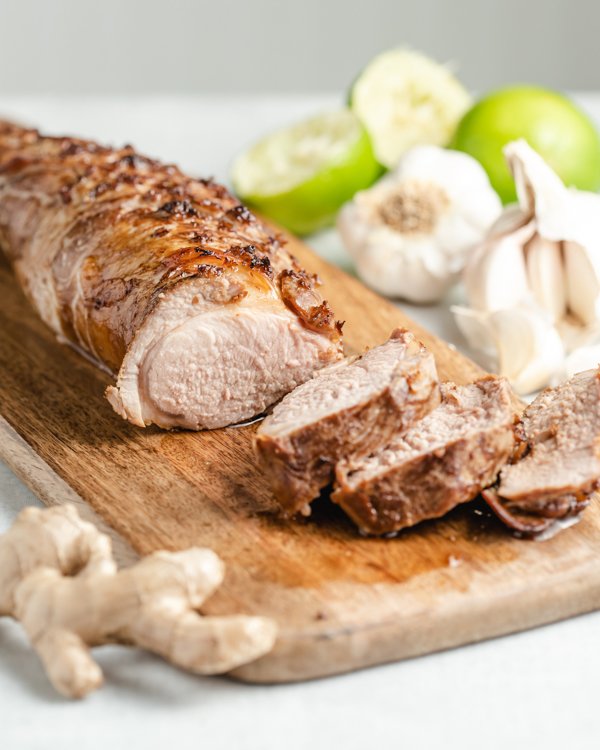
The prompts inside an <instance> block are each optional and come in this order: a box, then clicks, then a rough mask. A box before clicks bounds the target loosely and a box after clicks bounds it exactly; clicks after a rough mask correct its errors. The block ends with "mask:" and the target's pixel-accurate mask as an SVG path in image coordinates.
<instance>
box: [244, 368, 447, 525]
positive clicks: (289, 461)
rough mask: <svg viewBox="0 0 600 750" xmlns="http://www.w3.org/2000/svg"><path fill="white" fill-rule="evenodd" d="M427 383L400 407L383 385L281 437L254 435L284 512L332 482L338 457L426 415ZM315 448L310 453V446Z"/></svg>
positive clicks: (430, 397) (434, 389)
mask: <svg viewBox="0 0 600 750" xmlns="http://www.w3.org/2000/svg"><path fill="white" fill-rule="evenodd" d="M439 398H440V397H439V388H438V385H437V382H436V383H432V385H431V389H430V391H429V392H428V394H427V397H426V398H424V399H421V400H420V401H412V402H411V403H410V405H407V404H405V405H404V408H402V407H400V406H399V404H398V402H397V400H396V399H395V398H394V396H393V394H392V392H391V390H390V389H389V388H386V389H385V390H384V391H382V392H381V393H380V394H378V396H377V397H376V398H374V399H372V400H371V401H369V402H367V403H365V404H359V405H358V406H354V407H351V408H348V409H343V410H341V411H339V412H336V413H335V414H331V415H330V416H328V417H326V418H324V419H321V420H319V421H317V422H314V423H313V424H310V425H307V426H306V427H303V428H302V429H300V430H297V431H296V432H294V433H292V434H291V435H289V436H286V438H285V439H280V440H278V439H273V438H271V437H268V436H264V435H258V436H257V437H256V442H255V445H256V452H257V455H258V458H259V463H260V465H261V467H262V469H263V471H264V472H265V473H266V474H267V475H268V477H269V480H270V482H271V486H272V488H273V492H274V495H275V497H276V499H277V501H278V502H279V504H280V505H281V507H282V509H283V511H284V512H285V513H287V514H294V513H296V512H298V511H300V510H302V509H303V508H304V507H305V506H306V505H307V504H309V503H311V502H312V501H313V500H314V499H315V498H316V497H318V495H319V493H320V492H321V490H322V489H323V488H324V487H326V486H327V485H328V484H330V483H331V482H332V481H333V477H334V470H335V464H336V462H337V461H339V460H340V458H342V457H345V456H348V455H352V456H354V457H356V456H362V455H367V454H368V453H371V452H372V451H374V450H376V449H377V448H379V447H381V446H382V445H385V443H386V442H387V441H388V440H389V439H390V438H391V436H392V435H393V434H394V433H395V432H397V431H398V430H400V431H401V430H402V429H403V428H404V427H405V426H408V425H409V424H412V422H413V421H416V420H418V419H420V418H421V417H423V416H425V414H428V413H429V412H430V411H431V410H432V409H433V408H435V406H436V405H437V404H438V403H439ZM315 445H318V446H319V452H318V456H316V457H315V456H314V446H315Z"/></svg>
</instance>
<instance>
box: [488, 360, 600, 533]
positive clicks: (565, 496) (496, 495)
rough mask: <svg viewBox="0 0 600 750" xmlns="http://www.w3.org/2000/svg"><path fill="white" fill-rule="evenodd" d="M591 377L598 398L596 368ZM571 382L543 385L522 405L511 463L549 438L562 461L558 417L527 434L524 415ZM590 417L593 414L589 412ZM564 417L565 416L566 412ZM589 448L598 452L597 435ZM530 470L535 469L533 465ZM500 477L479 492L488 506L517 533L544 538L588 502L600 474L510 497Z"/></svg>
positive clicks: (532, 453)
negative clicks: (548, 386) (543, 427)
mask: <svg viewBox="0 0 600 750" xmlns="http://www.w3.org/2000/svg"><path fill="white" fill-rule="evenodd" d="M583 374H585V373H583ZM593 381H594V382H595V385H596V388H597V389H598V391H597V397H598V398H600V372H596V374H595V375H594V378H593ZM570 382H571V381H568V382H567V383H564V384H563V386H558V387H557V388H546V389H544V390H543V391H542V392H541V393H540V394H539V395H538V396H537V398H536V399H535V401H534V402H532V404H531V405H530V406H528V407H527V409H525V412H524V414H523V417H522V418H521V419H520V420H519V421H518V423H517V424H516V425H515V448H514V451H513V454H512V456H511V460H510V464H517V463H519V462H520V461H523V460H525V459H528V458H530V457H532V456H533V457H534V458H535V456H536V450H537V449H538V446H539V445H540V444H545V443H547V441H552V442H551V444H552V445H554V448H553V454H554V455H555V458H556V461H557V462H560V461H561V459H562V458H563V451H564V450H565V449H566V446H564V445H562V446H561V444H560V442H558V441H559V440H560V433H561V420H560V419H559V418H558V417H556V419H555V421H552V422H550V424H549V425H548V426H547V427H546V428H545V429H544V430H539V429H538V430H536V431H533V432H532V433H531V434H529V431H528V427H527V425H528V421H527V419H528V414H529V413H530V410H532V409H535V408H536V406H537V408H539V406H538V401H539V400H542V403H543V399H544V398H547V397H550V396H553V395H554V394H555V393H556V392H557V391H560V388H561V387H565V388H568V386H569V384H570ZM545 408H547V406H546V407H545ZM591 417H592V415H590V418H591ZM565 418H568V417H567V416H565ZM592 448H593V452H594V453H595V454H596V456H598V455H600V438H598V437H597V438H596V440H595V442H594V443H593V444H592ZM532 471H535V468H533V469H532ZM565 479H568V478H566V477H565ZM569 479H570V478H569ZM501 480H502V475H500V478H499V481H498V482H497V483H496V484H495V485H494V487H490V488H488V489H487V490H486V491H485V492H483V493H482V495H483V497H484V499H485V501H486V502H487V504H488V505H489V507H490V508H491V510H492V511H493V512H494V513H495V514H496V515H497V516H498V518H499V519H500V520H501V521H502V522H503V523H505V524H506V525H507V526H508V527H509V528H511V529H513V530H514V531H515V532H516V533H517V534H518V535H520V536H524V537H529V538H537V537H540V536H544V537H545V538H547V537H548V536H552V535H553V533H556V531H559V530H560V529H561V528H562V527H563V526H564V525H565V522H567V521H571V522H573V521H574V520H576V519H577V517H578V516H579V515H580V514H581V513H582V512H583V511H584V510H585V508H586V507H587V506H588V505H589V503H590V500H591V496H592V494H593V493H594V492H595V491H596V490H597V489H598V487H599V486H600V478H595V479H591V480H588V481H585V482H583V483H582V482H570V481H565V482H564V483H562V485H561V486H560V488H558V487H555V488H553V489H552V490H550V489H548V488H547V487H546V486H544V485H541V486H540V487H537V488H529V489H528V490H527V491H523V492H521V493H515V492H512V493H511V494H510V497H503V496H502V481H501Z"/></svg>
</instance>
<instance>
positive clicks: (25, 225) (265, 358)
mask: <svg viewBox="0 0 600 750" xmlns="http://www.w3.org/2000/svg"><path fill="white" fill-rule="evenodd" d="M0 244H1V246H2V249H3V250H4V252H5V253H6V256H7V258H8V259H9V261H10V262H11V264H12V266H13V268H14V271H15V274H16V276H17V278H18V280H19V282H20V284H21V286H22V287H23V290H24V291H25V293H26V294H27V296H28V297H29V299H30V301H31V302H32V304H33V305H34V307H35V308H36V310H37V311H38V313H39V315H40V316H41V317H42V318H43V320H44V321H45V322H46V323H47V324H48V325H49V326H50V327H51V328H52V329H53V330H54V331H55V332H56V333H57V335H58V336H60V338H61V339H62V340H64V341H67V342H68V343H70V344H71V345H72V346H74V347H75V348H76V349H78V350H79V351H81V352H83V353H85V354H86V355H87V356H88V357H90V358H91V359H92V360H94V361H95V362H97V364H98V365H100V366H101V367H103V368H104V369H105V370H108V371H109V372H111V373H114V374H115V376H116V384H115V385H114V386H111V387H109V388H108V390H107V396H108V399H109V401H110V403H111V404H112V405H113V407H114V408H115V410H116V411H117V412H118V413H119V414H120V415H121V416H122V417H124V418H125V419H128V420H129V421H130V422H133V423H134V424H136V425H139V426H144V425H147V424H151V423H154V424H157V425H159V426H161V427H167V428H169V427H185V428H190V429H202V428H213V427H222V426H224V425H228V424H232V423H235V422H239V421H242V420H245V419H249V418H251V417H253V416H255V415H256V414H259V413H261V412H262V411H264V410H265V409H266V407H268V406H269V405H270V404H272V403H274V402H275V401H277V400H278V399H280V398H281V397H282V396H283V395H284V394H285V393H287V392H288V391H289V390H291V389H292V388H294V387H295V386H296V385H298V384H299V383H302V382H304V381H305V380H307V379H308V378H310V377H311V376H312V375H313V373H314V372H315V370H318V369H320V368H321V367H324V366H326V365H328V364H331V363H332V362H335V361H336V360H338V359H339V358H340V357H341V356H342V347H341V337H340V330H339V326H338V325H337V324H336V322H335V320H334V316H333V312H332V310H331V309H330V308H329V306H328V305H327V303H326V302H324V301H323V300H322V299H321V297H320V296H319V294H318V293H317V291H316V285H317V280H316V279H315V278H314V277H312V276H310V275H309V274H307V273H306V272H305V271H303V270H302V269H301V268H300V267H299V266H298V264H297V263H296V261H295V260H294V259H293V258H292V257H291V256H290V254H289V253H288V252H287V251H286V250H285V247H284V244H285V243H284V241H283V240H282V239H281V238H280V237H278V236H277V235H276V234H275V233H274V232H272V231H271V230H270V229H269V228H268V227H266V226H265V225H264V224H262V223H261V222H260V221H258V220H257V219H256V218H255V217H254V216H253V215H252V214H251V213H250V212H249V211H248V210H247V209H246V208H245V207H244V206H242V205H240V204H239V203H238V201H237V200H236V199H235V198H234V197H233V196H231V195H230V194H229V193H228V192H227V190H225V188H224V187H222V186H221V185H218V184H216V183H214V182H212V181H211V180H195V179H192V178H190V177H187V176H186V175H184V174H183V173H182V172H180V171H179V169H177V168H176V167H174V166H173V165H165V164H161V163H159V162H157V161H155V160H154V159H149V158H147V157H145V156H141V155H140V154H137V153H136V152H135V151H134V150H133V149H132V148H131V147H130V146H126V147H125V148H122V149H113V148H107V147H104V146H100V145H98V144H96V143H93V142H91V141H84V140H80V139H75V138H66V137H65V138H52V137H46V136H43V135H40V134H39V133H38V132H37V131H36V130H30V129H26V128H22V127H19V126H17V125H13V124H11V123H7V122H0Z"/></svg>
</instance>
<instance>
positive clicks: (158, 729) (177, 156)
mask: <svg viewBox="0 0 600 750" xmlns="http://www.w3.org/2000/svg"><path fill="white" fill-rule="evenodd" d="M578 99H579V100H580V101H581V102H582V103H583V104H584V106H586V107H587V108H588V110H589V111H590V112H592V114H593V115H594V116H595V117H596V119H597V120H598V121H599V122H600V96H597V95H594V96H592V95H587V96H586V95H581V96H579V97H578ZM335 104H336V98H335V97H323V96H321V97H315V96H312V97H311V96H304V97H297V96H296V97H287V98H286V97H268V96H264V97H260V98H256V97H253V98H252V99H250V98H244V97H238V98H235V99H232V98H224V99H218V98H210V99H206V98H182V97H177V98H166V97H162V98H157V97H155V98H144V99H131V98H129V99H128V98H122V99H116V98H108V99H81V98H79V99H55V98H52V97H48V98H40V97H36V98H14V97H12V98H8V99H7V98H5V99H3V100H0V116H3V115H5V116H10V117H13V118H16V119H20V120H22V121H25V122H31V123H34V124H36V125H39V126H40V127H42V128H43V129H44V130H46V131H56V132H58V131H63V132H71V133H77V134H82V135H86V136H89V137H93V138H99V139H103V140H108V141H112V142H115V143H116V142H122V141H131V142H133V143H134V144H135V145H136V146H137V147H138V148H139V149H141V150H143V151H145V152H147V153H150V154H153V155H157V156H160V157H162V158H164V159H168V160H170V161H175V162H178V163H179V164H181V165H182V166H183V167H184V168H185V169H187V170H189V171H191V172H193V173H197V174H204V175H208V174H212V175H214V176H216V177H217V178H219V179H221V180H226V178H227V169H228V164H229V162H230V160H231V158H232V156H233V155H234V154H235V152H236V150H238V149H240V148H242V147H243V146H244V145H245V144H247V143H249V142H250V141H252V140H253V139H254V138H255V137H257V136H259V135H261V134H263V133H264V132H265V131H267V130H269V129H271V128H274V127H277V126H279V125H281V124H284V123H287V122H291V121H294V120H295V119H297V118H298V117H299V116H303V115H304V114H308V113H311V112H313V111H315V110H317V111H318V110H319V109H323V108H327V107H330V106H334V105H335ZM313 244H314V245H315V246H316V247H317V248H318V249H319V251H320V252H323V254H325V255H326V256H327V257H329V258H330V259H333V260H335V261H336V262H340V263H341V264H342V265H346V264H347V259H346V258H345V256H344V253H343V250H342V249H341V247H340V245H339V242H338V240H337V237H336V236H335V234H334V233H328V234H326V235H323V236H321V237H319V238H316V239H315V241H314V243H313ZM408 311H409V313H410V314H411V315H412V316H413V317H414V318H416V319H417V320H419V321H420V322H421V323H423V324H424V325H426V326H428V327H429V328H430V329H431V330H433V331H435V332H437V333H438V334H439V335H441V336H443V337H444V338H446V339H448V340H450V341H454V342H455V343H457V344H458V345H459V346H460V344H461V342H460V339H459V337H458V334H457V332H456V330H455V328H454V326H453V324H452V321H451V320H450V318H449V316H448V315H447V314H446V313H445V312H444V309H443V308H435V307H433V308H414V307H410V308H408ZM0 377H1V365H0ZM28 504H38V500H37V499H36V498H35V497H34V495H33V494H32V493H31V492H29V490H27V489H26V487H25V486H24V485H23V484H22V483H21V482H20V481H18V480H17V479H16V478H15V477H14V475H13V474H12V473H11V472H10V471H9V469H8V468H7V467H5V466H3V465H2V464H0V531H2V530H4V529H5V528H6V527H8V526H9V524H10V523H11V521H12V520H13V519H14V517H15V515H16V513H17V512H18V511H19V509H20V508H22V507H23V506H25V505H28ZM599 564H600V561H599ZM599 646H600V613H597V614H591V615H586V616H582V617H578V618H575V619H573V620H570V621H567V622H563V623H559V624H555V625H552V626H548V627H545V628H539V629H537V630H534V631H530V632H527V633H520V634H517V635H513V636H509V637H505V638H501V639H497V640H494V641H488V642H486V643H482V644H478V645H473V646H468V647H465V648H461V649H456V650H453V651H448V652H445V653H440V654H433V655H431V656H427V657H422V658H419V659H414V660H411V661H407V662H402V663H398V664H393V665H389V666H383V667H378V668H374V669H370V670H366V671H363V672H358V673H354V674H350V675H345V676H341V677H335V678H330V679H326V680H319V681H315V682H310V683H304V684H298V685H284V686H277V687H257V686H248V685H241V684H237V683H234V682H231V681H228V680H226V679H220V678H211V679H202V678H198V677H192V676H190V675H187V674H184V673H182V672H180V671H178V670H176V669H174V668H172V667H170V666H168V665H166V664H165V663H163V662H162V661H160V660H159V659H156V658H154V657H152V656H150V655H148V654H145V653H141V652H139V651H136V650H133V649H123V648H119V647H105V648H103V649H99V650H97V651H96V655H97V657H98V660H99V661H100V663H101V665H102V667H103V669H104V671H105V674H106V678H107V679H106V685H105V687H104V688H103V689H101V690H100V691H99V692H97V693H95V694H94V695H92V696H90V697H89V698H88V699H87V700H85V701H84V702H69V701H66V700H64V699H62V698H61V697H60V696H58V695H57V694H56V693H55V692H54V691H53V690H52V688H51V687H50V686H49V684H48V682H47V680H46V678H45V676H44V674H43V672H42V669H41V667H40V665H39V663H38V661H37V658H36V657H35V656H34V655H33V654H32V652H31V651H30V649H29V648H28V646H27V643H26V641H25V639H24V638H23V635H22V633H21V631H20V628H19V626H18V625H17V624H15V623H13V622H12V621H9V620H6V619H4V620H0V748H1V749H2V750H15V749H18V750H21V749H23V750H29V749H30V748H31V749H33V748H35V749H37V748H40V749H42V748H43V749H44V750H46V749H47V748H57V749H60V750H71V749H73V750H83V749H84V748H102V749H103V750H105V748H107V747H108V748H111V747H112V748H116V749H118V748H125V747H133V746H135V747H140V748H148V749H150V748H162V747H165V746H167V744H168V745H170V746H171V747H172V748H173V750H186V749H187V748H210V749H211V750H220V749H221V748H223V749H224V750H225V749H227V750H246V749H248V750H250V749H252V750H267V749H270V748H277V749H278V750H279V748H282V749H284V750H296V749H298V750H300V748H302V749H303V750H304V749H305V748H307V747H314V748H331V747H340V748H347V749H348V750H352V749H354V748H356V749H359V748H360V749H363V748H368V747H375V746H380V747H398V748H407V749H408V750H419V749H420V748H426V749H427V750H429V749H432V748H444V750H454V748H456V750H469V749H470V748H474V749H475V748H476V749H477V750H495V749H496V748H498V749H499V748H506V747H516V748H521V747H528V748H538V747H539V748H564V747H567V748H569V750H576V749H579V748H582V749H583V748H595V749H597V748H598V747H600V712H599V711H598V709H597V705H598V692H599V689H600V648H599Z"/></svg>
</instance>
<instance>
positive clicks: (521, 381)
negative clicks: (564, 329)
mask: <svg viewBox="0 0 600 750" xmlns="http://www.w3.org/2000/svg"><path fill="white" fill-rule="evenodd" d="M491 317H492V321H491V322H492V327H493V329H494V332H495V335H496V345H497V347H498V369H499V372H500V374H501V375H504V376H505V377H506V378H508V379H509V380H510V382H511V385H512V386H513V388H514V389H515V391H516V392H517V393H520V394H526V393H531V392H533V391H536V390H538V389H539V388H543V387H544V386H545V385H546V383H547V382H548V380H549V379H550V377H551V376H552V373H554V372H556V370H557V369H559V368H560V367H562V364H563V362H564V358H565V351H564V346H563V343H562V341H561V338H560V336H559V334H558V331H557V330H556V328H554V326H553V325H552V324H551V321H550V320H549V319H548V318H547V317H546V316H545V315H542V314H540V313H539V312H538V311H537V310H536V309H529V308H515V309H512V310H498V311H497V312H495V313H492V316H491Z"/></svg>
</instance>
